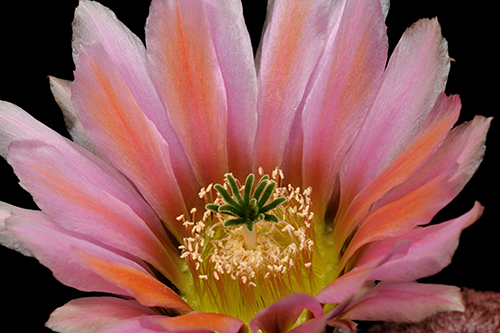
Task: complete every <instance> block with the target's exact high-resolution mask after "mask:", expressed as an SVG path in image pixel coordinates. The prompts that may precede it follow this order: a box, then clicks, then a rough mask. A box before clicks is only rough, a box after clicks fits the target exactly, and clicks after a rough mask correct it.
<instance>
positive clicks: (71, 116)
mask: <svg viewBox="0 0 500 333" xmlns="http://www.w3.org/2000/svg"><path fill="white" fill-rule="evenodd" d="M49 79H50V90H51V91H52V94H53V95H54V99H55V100H56V102H57V104H58V105H59V107H60V108H61V110H62V112H63V115H64V122H65V124H66V128H67V129H68V132H69V134H70V135H71V139H73V141H74V142H75V143H77V144H79V145H80V146H82V147H84V148H86V149H88V150H89V151H91V152H92V153H93V154H94V155H97V156H99V157H101V158H104V156H102V154H101V152H100V151H99V149H97V147H96V146H95V145H94V143H93V142H92V140H91V139H90V138H89V136H88V134H87V132H85V129H84V128H83V126H82V123H81V122H80V120H79V119H78V116H77V115H76V112H75V108H74V107H73V104H72V103H71V81H67V80H61V79H58V78H55V77H52V76H49Z"/></svg>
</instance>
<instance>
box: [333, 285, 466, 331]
mask: <svg viewBox="0 0 500 333" xmlns="http://www.w3.org/2000/svg"><path fill="white" fill-rule="evenodd" d="M375 289H376V291H377V294H376V296H374V297H371V298H367V299H365V300H363V301H361V302H359V303H358V304H356V305H355V306H353V307H352V308H351V309H350V310H348V311H347V312H346V313H345V314H344V316H343V318H344V319H354V320H376V321H396V322H419V321H422V320H424V319H426V318H427V317H429V316H431V315H433V314H435V313H437V312H440V311H464V310H465V309H464V306H463V304H462V296H461V293H460V289H459V288H457V287H452V286H444V285H435V284H420V283H415V282H406V283H390V282H388V283H384V282H381V283H379V284H378V285H377V286H376V287H375Z"/></svg>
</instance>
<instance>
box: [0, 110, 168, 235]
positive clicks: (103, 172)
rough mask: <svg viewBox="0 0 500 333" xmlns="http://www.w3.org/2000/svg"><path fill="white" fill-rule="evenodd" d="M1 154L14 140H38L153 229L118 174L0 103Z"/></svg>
mask: <svg viewBox="0 0 500 333" xmlns="http://www.w3.org/2000/svg"><path fill="white" fill-rule="evenodd" d="M0 111H1V112H0V154H1V155H2V156H4V157H5V158H7V148H8V147H9V145H10V144H11V143H12V142H13V141H18V140H19V141H20V140H38V141H41V142H44V143H45V144H47V145H49V146H52V147H54V148H55V149H56V150H57V151H58V152H59V153H60V154H62V155H63V156H64V159H65V160H68V161H73V162H74V163H73V165H74V167H76V168H77V169H78V172H79V173H81V174H82V175H84V178H86V179H90V180H92V181H93V182H94V183H95V184H99V187H100V188H101V189H102V190H104V191H106V192H108V193H109V194H110V195H111V196H113V197H116V198H117V199H118V200H120V201H122V202H123V203H125V204H127V205H128V206H130V208H132V209H133V210H134V212H135V213H136V214H138V215H139V216H140V217H141V218H142V219H143V220H144V221H146V222H148V223H150V224H149V227H150V228H152V229H153V230H155V229H156V228H162V226H159V225H157V226H154V222H155V221H156V218H155V213H154V212H153V211H152V210H151V208H150V207H149V206H148V205H147V204H146V203H145V202H144V199H143V198H142V197H141V195H140V194H139V193H137V190H136V189H135V188H134V187H133V186H132V185H130V182H129V180H128V179H126V178H125V177H124V176H123V175H122V174H121V173H120V172H118V171H117V170H116V169H115V168H113V167H112V166H110V165H109V164H108V163H106V162H103V161H102V160H101V159H100V158H97V157H96V156H95V155H93V154H91V153H90V152H89V151H87V150H86V149H83V148H82V147H80V146H78V145H76V144H74V143H73V142H71V141H69V140H68V139H66V138H64V137H63V136H61V135H60V134H58V133H57V132H55V131H53V130H52V129H50V128H48V127H47V126H45V125H43V124H42V123H40V122H39V121H37V120H36V119H35V118H33V117H32V116H30V115H29V114H28V113H27V112H25V111H23V110H22V109H20V108H19V107H17V106H15V105H13V104H11V103H7V102H2V101H0Z"/></svg>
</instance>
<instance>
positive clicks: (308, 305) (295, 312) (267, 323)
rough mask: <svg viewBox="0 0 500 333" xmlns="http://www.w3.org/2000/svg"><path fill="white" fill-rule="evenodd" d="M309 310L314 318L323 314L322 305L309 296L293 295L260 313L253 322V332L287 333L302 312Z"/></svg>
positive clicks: (251, 323)
mask: <svg viewBox="0 0 500 333" xmlns="http://www.w3.org/2000/svg"><path fill="white" fill-rule="evenodd" d="M304 309H307V310H309V311H311V312H312V313H313V315H314V317H319V316H320V315H321V314H322V313H323V309H322V307H321V305H320V303H319V302H318V301H317V300H316V299H315V298H314V297H312V296H311V295H308V294H292V295H289V296H286V297H283V298H282V299H280V300H279V301H277V302H275V303H273V304H272V305H270V306H268V307H267V308H265V309H264V310H262V311H260V312H259V313H258V314H257V315H256V316H255V317H254V318H253V319H252V320H251V321H250V328H251V329H252V331H253V332H257V331H258V330H259V329H260V330H262V332H264V333H285V332H288V331H289V330H290V328H291V327H292V326H293V324H295V322H296V321H297V319H298V318H299V316H300V314H301V312H302V311H303V310H304Z"/></svg>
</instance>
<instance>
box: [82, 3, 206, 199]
mask: <svg viewBox="0 0 500 333" xmlns="http://www.w3.org/2000/svg"><path fill="white" fill-rule="evenodd" d="M96 44H101V45H102V46H103V48H104V50H105V51H106V53H107V54H108V56H109V58H110V60H111V61H112V63H113V64H114V65H115V66H116V69H117V70H118V71H119V72H120V75H121V76H122V78H123V81H124V82H125V83H126V84H127V88H128V89H129V90H130V94H131V95H132V96H133V99H134V101H135V103H137V106H138V108H140V109H141V111H142V112H143V113H144V115H145V116H146V117H147V118H148V119H149V120H151V121H152V122H153V124H155V126H156V129H157V130H158V132H160V134H161V136H162V137H163V138H164V139H165V141H167V142H168V150H169V152H170V158H171V160H172V167H173V169H174V173H175V175H176V176H177V179H178V182H179V185H180V187H181V189H182V191H183V194H184V195H185V196H186V197H187V198H191V197H194V198H196V195H197V193H198V191H199V189H200V186H199V184H198V183H197V181H196V179H195V178H194V174H193V172H192V170H191V166H190V164H189V162H188V160H187V157H186V154H185V152H184V149H183V148H182V146H181V145H180V143H179V140H178V138H177V136H176V134H175V133H174V130H173V129H172V126H171V124H170V121H169V120H168V117H167V113H166V111H165V108H164V105H163V102H162V101H161V99H160V98H159V96H158V94H157V92H156V88H155V87H154V84H153V81H152V79H151V77H150V76H149V74H148V70H147V59H146V49H145V47H144V45H143V44H142V42H141V41H140V39H139V38H138V37H137V36H135V35H134V34H133V33H132V32H131V31H130V30H129V29H128V28H127V27H126V26H125V25H124V24H123V23H122V22H120V21H119V20H118V19H117V18H116V16H115V14H114V13H113V12H112V11H111V10H109V9H108V8H106V7H104V6H102V5H101V4H99V3H98V2H94V1H86V0H85V1H83V0H82V1H80V2H79V5H78V7H77V9H76V11H75V20H74V23H73V59H74V61H75V63H77V62H78V57H79V53H80V51H81V48H82V46H89V45H96ZM193 205H194V203H192V202H190V203H189V208H191V207H192V206H193Z"/></svg>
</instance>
